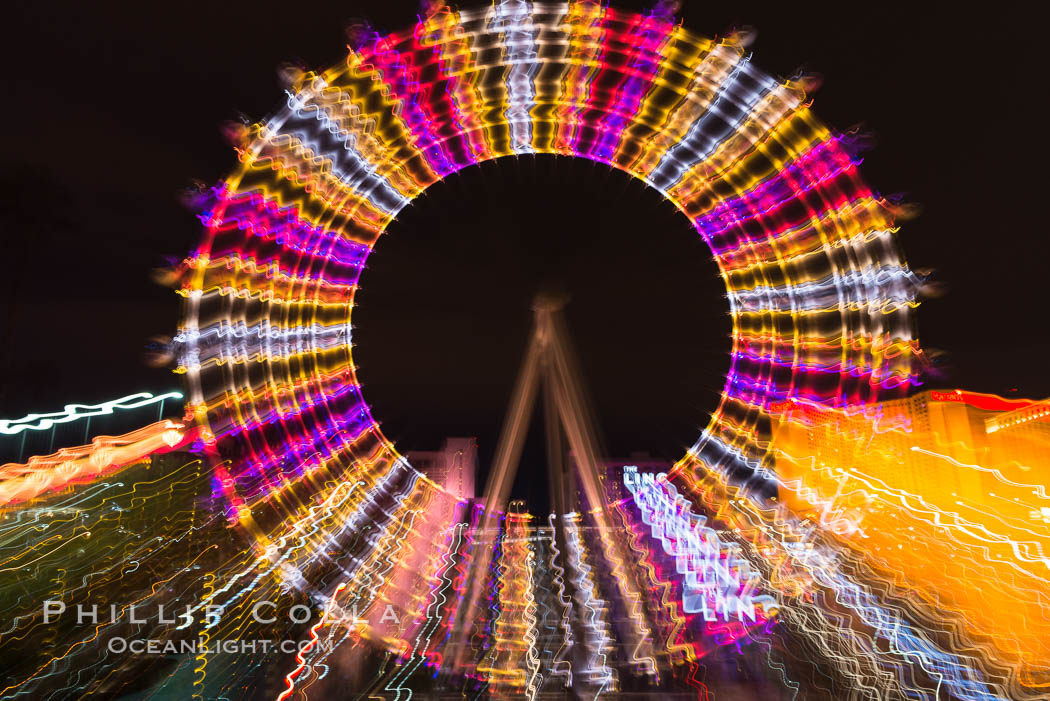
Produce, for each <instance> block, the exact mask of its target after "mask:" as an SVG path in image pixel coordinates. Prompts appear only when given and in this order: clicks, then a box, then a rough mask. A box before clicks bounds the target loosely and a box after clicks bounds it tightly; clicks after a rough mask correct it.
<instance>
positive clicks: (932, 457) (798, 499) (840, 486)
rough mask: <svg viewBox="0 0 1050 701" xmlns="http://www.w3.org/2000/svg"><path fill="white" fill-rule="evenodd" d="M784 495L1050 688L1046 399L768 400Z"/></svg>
mask: <svg viewBox="0 0 1050 701" xmlns="http://www.w3.org/2000/svg"><path fill="white" fill-rule="evenodd" d="M771 414H772V415H773V420H772V427H771V429H772V430H771V443H770V448H771V451H770V452H771V455H772V456H773V460H774V464H775V469H776V473H777V477H778V479H779V482H780V488H779V498H780V500H781V501H782V502H784V503H785V505H786V506H788V507H790V508H791V510H793V511H794V512H795V513H796V514H798V515H799V516H801V517H802V518H805V519H809V520H812V521H816V522H820V523H821V524H822V525H823V526H825V527H826V528H827V529H829V530H830V531H832V532H833V533H834V534H836V537H838V538H840V539H841V540H842V542H843V544H844V545H846V546H847V547H848V548H849V549H850V551H851V552H852V553H853V555H854V557H855V558H856V560H857V562H858V563H861V566H862V567H863V568H867V569H869V570H870V571H872V572H874V573H876V574H877V575H878V576H879V578H880V579H882V578H885V579H887V580H888V581H891V582H893V583H894V586H895V587H897V588H898V590H899V591H903V592H907V596H908V599H909V601H911V602H914V605H915V607H916V609H915V610H916V611H918V612H920V613H919V614H916V615H921V611H926V612H928V613H929V615H931V617H932V616H951V617H954V618H957V619H958V620H961V621H964V625H965V626H966V628H967V629H969V630H970V631H971V634H972V636H973V640H972V643H973V646H974V649H980V650H981V651H982V653H985V654H987V655H988V658H986V659H990V660H992V661H997V662H998V663H1005V664H1007V665H1009V666H1011V667H1012V668H1014V669H1019V670H1020V674H1019V676H1020V680H1021V681H1022V683H1024V684H1025V685H1029V686H1035V687H1039V688H1047V689H1050V678H1048V677H1047V676H1046V673H1045V669H1046V667H1045V660H1046V659H1050V558H1048V557H1047V555H1048V554H1050V500H1048V498H1047V496H1046V491H1045V488H1046V485H1047V483H1048V482H1050V400H1044V401H1031V400H1023V399H1004V398H1002V397H997V396H994V395H986V394H978V393H974V392H965V391H961V390H954V391H936V390H934V391H926V392H921V393H919V394H916V395H914V396H912V397H909V398H907V399H899V400H893V401H887V402H884V403H881V404H875V405H870V406H867V407H863V408H862V409H860V410H857V411H842V410H834V409H827V408H824V407H820V406H815V405H812V404H804V403H802V402H798V403H795V402H789V403H784V404H782V405H778V406H775V407H772V411H771Z"/></svg>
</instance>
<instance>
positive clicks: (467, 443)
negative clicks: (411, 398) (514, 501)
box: [408, 438, 478, 499]
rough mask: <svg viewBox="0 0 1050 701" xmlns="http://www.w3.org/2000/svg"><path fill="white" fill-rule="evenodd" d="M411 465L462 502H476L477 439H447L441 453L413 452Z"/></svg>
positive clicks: (437, 451)
mask: <svg viewBox="0 0 1050 701" xmlns="http://www.w3.org/2000/svg"><path fill="white" fill-rule="evenodd" d="M408 461H409V462H410V463H411V464H412V467H414V468H416V469H417V470H419V471H420V472H422V473H423V474H424V475H426V476H427V477H428V478H429V479H431V480H433V481H434V482H436V483H437V484H439V485H441V487H442V488H444V489H445V490H446V491H448V492H449V493H451V494H454V495H455V496H456V497H458V498H460V499H473V498H474V497H475V496H476V494H475V491H474V476H475V475H476V474H477V470H478V439H477V438H446V439H445V440H444V442H443V443H442V445H441V450H413V451H410V452H409V453H408Z"/></svg>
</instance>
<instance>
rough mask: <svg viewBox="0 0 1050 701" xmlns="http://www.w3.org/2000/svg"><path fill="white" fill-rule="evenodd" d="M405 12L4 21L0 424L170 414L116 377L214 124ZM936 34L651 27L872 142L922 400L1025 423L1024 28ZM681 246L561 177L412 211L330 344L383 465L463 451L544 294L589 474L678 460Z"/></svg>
mask: <svg viewBox="0 0 1050 701" xmlns="http://www.w3.org/2000/svg"><path fill="white" fill-rule="evenodd" d="M617 4H618V5H620V6H627V7H634V8H636V9H643V8H644V7H645V6H644V5H643V4H641V3H617ZM416 7H417V6H416V5H415V4H413V3H402V2H391V1H389V0H384V1H383V2H376V1H374V0H369V1H364V0H347V1H346V2H340V3H330V4H321V3H310V4H308V5H296V4H290V3H284V4H282V3H269V2H261V3H252V4H233V3H224V2H209V3H196V2H179V3H163V4H161V3H157V4H145V3H101V4H94V3H76V4H74V3H67V2H49V3H39V2H17V3H16V4H15V5H14V6H8V8H7V10H6V12H5V23H6V24H7V27H8V29H9V35H11V37H10V38H9V39H8V40H7V41H6V42H5V44H6V46H5V49H7V50H14V54H13V55H12V56H9V57H8V58H7V60H6V62H5V66H6V70H5V82H6V84H7V89H6V90H5V93H6V95H7V104H6V109H5V110H4V112H5V118H6V120H7V123H6V124H5V125H4V126H5V128H4V133H5V137H6V138H5V140H4V149H5V154H4V158H3V161H2V170H3V172H2V177H3V181H4V182H3V188H2V193H3V211H2V236H3V245H4V248H3V258H4V263H5V265H4V269H5V276H4V278H5V279H4V280H3V285H4V288H3V289H4V297H5V299H4V313H5V318H4V321H3V329H4V331H3V336H2V337H3V339H4V341H3V344H2V348H0V372H2V378H0V381H2V385H0V415H2V416H4V417H8V418H14V417H17V416H21V415H23V414H24V413H26V412H28V411H32V410H38V411H39V410H54V409H58V408H60V407H61V405H62V404H64V403H66V402H70V401H97V400H104V399H109V398H114V397H117V396H121V395H123V394H126V393H130V392H134V391H139V390H144V389H148V390H162V389H166V388H171V387H175V386H177V378H175V377H174V376H172V375H171V374H170V373H169V372H168V371H167V370H163V369H151V368H148V367H146V366H145V364H144V363H143V360H142V357H143V350H144V346H145V344H146V342H147V339H148V338H149V337H150V336H153V335H156V334H170V333H171V332H172V330H173V329H174V328H175V326H176V324H177V319H178V314H179V305H178V298H177V297H176V296H175V295H174V294H173V293H172V292H171V291H170V290H166V289H163V288H161V287H158V286H156V285H155V284H154V283H152V282H151V280H150V276H149V273H150V269H151V268H153V267H155V266H158V265H163V264H164V263H165V256H171V257H173V258H177V257H181V256H183V255H184V254H185V253H186V252H187V251H189V250H190V249H191V248H192V247H193V245H194V244H195V242H196V241H197V239H198V237H199V227H198V222H197V220H196V219H195V218H194V217H193V216H192V215H191V214H190V213H189V212H187V211H184V210H183V209H182V207H181V206H180V204H179V202H178V199H177V192H178V191H179V189H180V188H181V187H183V186H184V185H186V184H187V183H188V182H189V181H190V179H192V178H199V179H200V180H203V181H205V182H207V183H209V184H210V183H214V182H216V181H218V180H219V179H220V178H221V177H222V176H223V175H224V174H225V173H226V172H228V171H229V170H230V169H231V168H232V167H233V165H234V154H233V152H232V149H231V148H230V147H229V146H228V144H227V143H226V142H225V141H224V139H223V138H222V136H221V134H220V131H219V127H220V124H221V123H222V121H223V120H226V119H229V118H232V117H234V116H236V114H237V113H238V112H242V113H244V114H247V115H249V116H250V117H251V118H253V119H259V118H262V117H264V116H265V115H266V114H268V113H269V112H271V111H273V110H274V109H275V108H276V107H277V106H278V104H279V103H280V101H281V89H280V87H279V84H278V80H277V76H276V70H275V68H276V66H277V65H278V64H279V63H280V62H281V61H285V60H290V59H298V60H301V61H302V62H303V63H304V64H305V65H307V66H309V67H323V66H326V65H329V64H332V63H334V62H336V61H339V60H341V59H342V57H343V56H344V53H345V48H344V46H345V39H344V35H343V27H344V26H345V25H346V24H347V22H348V20H351V19H354V18H359V17H363V18H367V19H368V20H370V21H371V23H372V24H373V25H374V26H375V27H376V28H377V29H378V30H380V31H389V30H394V29H400V28H402V27H404V26H406V25H408V24H410V23H411V22H412V21H413V19H414V16H415V12H416ZM962 7H963V6H961V5H958V4H954V5H946V6H944V9H938V8H935V7H927V4H926V3H916V2H909V3H902V4H890V3H875V4H868V5H864V4H858V3H839V4H836V5H826V6H820V5H816V4H812V3H784V2H779V3H773V4H769V5H760V4H757V3H721V4H712V3H699V2H691V1H689V0H687V1H686V2H685V4H684V6H683V8H682V10H681V11H680V13H679V14H680V16H682V17H684V18H685V23H686V25H687V26H689V27H691V28H692V29H694V30H696V31H698V32H700V33H703V34H707V35H711V34H724V33H725V32H726V31H728V30H729V29H730V28H731V27H734V26H740V25H745V24H746V25H752V26H754V27H755V28H756V29H757V31H758V39H757V41H756V42H755V43H754V44H753V45H752V50H753V51H754V55H755V61H756V63H757V64H758V65H759V66H761V67H762V68H764V69H766V70H767V71H769V72H771V73H774V74H780V75H789V74H792V73H794V72H795V71H796V69H798V68H799V67H805V68H806V69H807V70H810V71H814V72H819V73H820V74H822V75H823V76H824V84H823V87H822V88H821V89H820V90H819V91H818V92H817V93H816V94H815V96H814V98H815V109H816V111H817V113H818V114H819V115H820V116H821V117H822V118H823V119H824V121H825V122H827V123H828V124H830V125H832V126H834V127H836V128H842V129H844V128H848V127H851V126H853V125H857V124H860V125H862V126H863V127H864V128H866V129H867V130H868V131H870V132H871V133H872V134H873V135H874V136H875V138H876V139H877V146H876V148H875V149H874V150H872V151H870V152H869V153H868V154H867V155H866V162H865V165H864V167H863V170H864V172H865V174H866V177H867V179H868V181H869V183H870V184H871V185H872V186H873V187H874V188H875V189H876V190H878V191H880V192H882V193H884V194H895V193H900V194H902V195H903V196H904V197H905V199H906V200H907V201H910V202H914V203H917V204H919V205H920V206H921V209H922V214H921V216H920V217H918V218H917V219H915V220H914V221H909V222H905V223H904V224H903V228H902V235H901V240H902V243H903V246H904V250H905V253H906V255H907V256H908V260H909V262H910V264H911V265H912V266H913V267H916V268H933V269H935V270H936V277H935V279H936V280H938V281H940V282H941V283H943V286H944V288H945V294H944V295H943V296H942V297H941V298H939V299H935V300H932V301H928V302H926V303H925V304H924V305H923V307H922V308H921V310H920V314H919V332H920V338H921V339H922V341H923V343H924V345H925V346H926V347H927V349H939V350H941V351H944V352H945V354H946V356H945V357H946V358H947V362H946V363H945V365H944V367H943V368H942V374H943V375H944V376H943V377H941V378H931V380H930V383H931V386H938V385H941V386H950V387H956V386H959V387H965V388H968V389H974V390H980V391H993V392H999V393H1008V394H1009V393H1013V392H1011V390H1012V389H1013V388H1018V390H1019V391H1018V392H1016V394H1021V395H1027V396H1040V397H1042V396H1046V395H1050V372H1048V371H1047V369H1046V365H1045V359H1046V358H1047V356H1048V354H1050V331H1048V324H1047V322H1046V312H1045V308H1046V306H1047V301H1048V300H1047V297H1048V290H1050V287H1048V286H1047V281H1048V280H1050V256H1048V255H1047V253H1048V246H1047V243H1046V241H1047V239H1046V234H1047V232H1046V226H1045V224H1044V222H1045V219H1044V214H1043V212H1044V210H1045V206H1046V205H1045V202H1044V201H1043V200H1042V198H1041V197H1037V196H1036V194H1037V193H1036V186H1037V185H1040V184H1045V181H1046V176H1045V170H1044V168H1045V165H1044V164H1045V161H1046V153H1045V146H1044V145H1043V144H1044V140H1043V139H1042V138H1041V136H1040V133H1041V131H1042V130H1043V129H1044V126H1043V124H1042V118H1043V113H1042V111H1041V110H1040V109H1039V108H1038V106H1037V103H1038V102H1039V101H1040V100H1041V99H1042V97H1043V96H1042V94H1041V93H1042V92H1043V87H1042V86H1044V85H1045V77H1044V75H1045V70H1044V69H1045V61H1041V60H1039V59H1037V57H1036V51H1035V49H1036V47H1037V46H1038V45H1040V43H1041V41H1042V38H1041V37H1039V38H1037V37H1036V36H1035V31H1037V30H1036V29H1035V28H1036V27H1038V26H1040V22H1039V21H1038V20H1037V18H1035V17H1033V16H1029V15H1028V14H1027V13H1028V10H1027V9H1021V7H1022V6H1016V7H1014V6H1010V5H1008V4H1006V3H996V4H994V5H992V6H989V7H986V8H985V9H984V10H983V11H982V14H979V15H978V14H969V13H966V12H965V11H962V10H961V9H960V8H962ZM282 8H290V9H282ZM555 166H557V167H555ZM1040 189H1041V190H1042V189H1045V188H1040ZM1040 194H1042V193H1041V192H1040ZM515 198H516V199H515ZM537 200H541V201H543V202H545V204H544V206H543V207H542V208H537V207H536V206H534V203H535V202H536V201H537ZM523 205H524V206H523ZM595 215H596V216H595ZM690 231H691V230H690V228H689V226H688V224H687V223H686V222H685V220H684V219H682V218H681V217H680V216H679V215H678V214H677V213H675V212H674V210H673V209H672V208H671V207H670V206H669V205H667V204H662V203H661V202H660V198H659V197H658V196H656V195H655V194H654V193H651V192H646V191H645V189H644V188H643V187H642V186H641V185H639V184H638V183H636V182H631V181H630V180H629V179H628V178H626V177H625V176H623V175H621V174H619V173H614V172H611V171H609V170H608V169H604V168H601V167H598V166H594V165H592V164H588V163H580V164H571V163H569V162H568V161H567V160H566V159H561V160H559V161H556V160H555V159H552V158H538V159H532V158H523V159H519V160H518V161H514V160H513V159H511V160H508V161H506V162H500V163H498V164H495V163H490V164H486V165H484V166H483V167H482V168H480V169H473V170H471V171H465V172H463V173H461V174H459V175H457V176H454V177H452V178H450V179H449V180H448V181H446V182H445V183H442V184H439V185H438V186H436V187H435V188H433V190H432V191H431V193H429V195H428V197H427V198H425V199H424V200H422V201H421V202H419V203H418V204H416V205H413V207H412V208H411V209H410V210H409V211H407V212H405V213H403V215H402V217H401V219H400V220H399V221H398V222H396V223H395V224H394V225H393V226H392V227H391V229H390V233H391V235H390V236H388V237H386V238H384V239H383V240H382V241H381V242H380V244H379V245H378V246H377V249H376V254H375V255H374V256H373V258H372V260H371V261H370V268H371V269H370V270H369V271H368V272H366V274H365V277H364V279H363V283H362V287H363V291H362V293H361V297H360V302H361V305H362V306H361V307H359V309H358V315H355V325H356V327H357V335H356V336H355V342H356V343H357V344H358V350H357V360H358V362H359V365H360V366H361V379H362V381H363V382H364V383H365V384H366V385H367V390H366V396H368V397H369V398H370V399H371V401H372V403H373V405H374V407H375V409H376V414H377V418H379V419H380V420H382V421H383V422H384V428H385V430H387V432H388V433H389V434H390V435H391V437H393V438H394V439H395V440H396V441H397V443H398V445H399V447H402V448H412V447H420V448H426V447H430V445H431V444H433V443H435V442H436V441H437V439H438V437H440V436H441V435H445V434H448V433H453V434H455V433H459V434H464V433H468V434H476V435H479V436H480V437H481V439H482V443H483V449H484V444H486V443H489V444H490V443H491V442H492V440H493V439H494V436H495V433H496V431H497V429H498V425H499V422H500V420H501V418H502V413H503V410H504V407H505V405H506V402H507V399H508V395H509V391H510V387H511V384H512V382H513V379H514V373H515V372H516V370H517V366H518V363H519V361H520V358H521V353H522V350H523V344H524V340H525V338H526V335H527V333H528V324H529V310H528V305H529V300H530V298H531V296H532V295H533V294H534V293H535V291H536V290H537V289H538V288H539V287H540V286H542V285H554V286H558V287H561V288H564V289H566V291H567V292H568V293H569V294H570V295H571V296H572V298H573V302H572V303H571V304H570V307H569V310H568V313H569V321H570V326H571V330H572V332H573V335H574V338H575V342H576V345H577V346H578V347H579V351H580V355H581V356H582V359H583V361H584V363H585V365H586V366H587V381H588V383H589V384H590V389H591V395H592V397H593V399H594V402H595V404H596V408H597V413H598V415H599V417H601V418H602V419H603V429H604V433H605V436H606V440H607V445H608V447H609V449H610V450H611V451H613V452H616V451H623V450H628V449H636V450H651V451H654V452H656V453H669V454H670V455H669V456H671V457H677V455H679V454H680V450H681V447H682V446H684V445H686V444H688V443H690V442H692V440H694V439H695V437H696V435H697V433H698V431H699V427H700V426H701V425H702V424H703V423H704V420H705V415H706V412H708V411H710V410H711V409H712V408H713V407H714V405H715V400H716V398H717V394H718V391H719V390H720V375H721V373H723V372H724V370H725V367H726V350H727V348H728V339H727V334H728V328H729V327H728V320H727V319H726V317H725V316H724V315H725V305H724V300H723V299H722V296H721V295H722V290H721V289H720V283H719V282H718V281H717V280H716V279H715V278H714V276H715V272H716V271H715V267H714V264H713V263H712V262H711V261H710V259H709V255H708V253H707V252H706V250H705V249H704V248H703V245H702V243H701V242H700V240H699V239H698V238H697V237H696V236H695V234H692V233H690ZM581 232H582V233H581ZM551 251H557V252H558V254H557V255H558V256H559V259H558V260H554V259H552V257H551V256H550V255H548V254H549V252H551Z"/></svg>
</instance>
